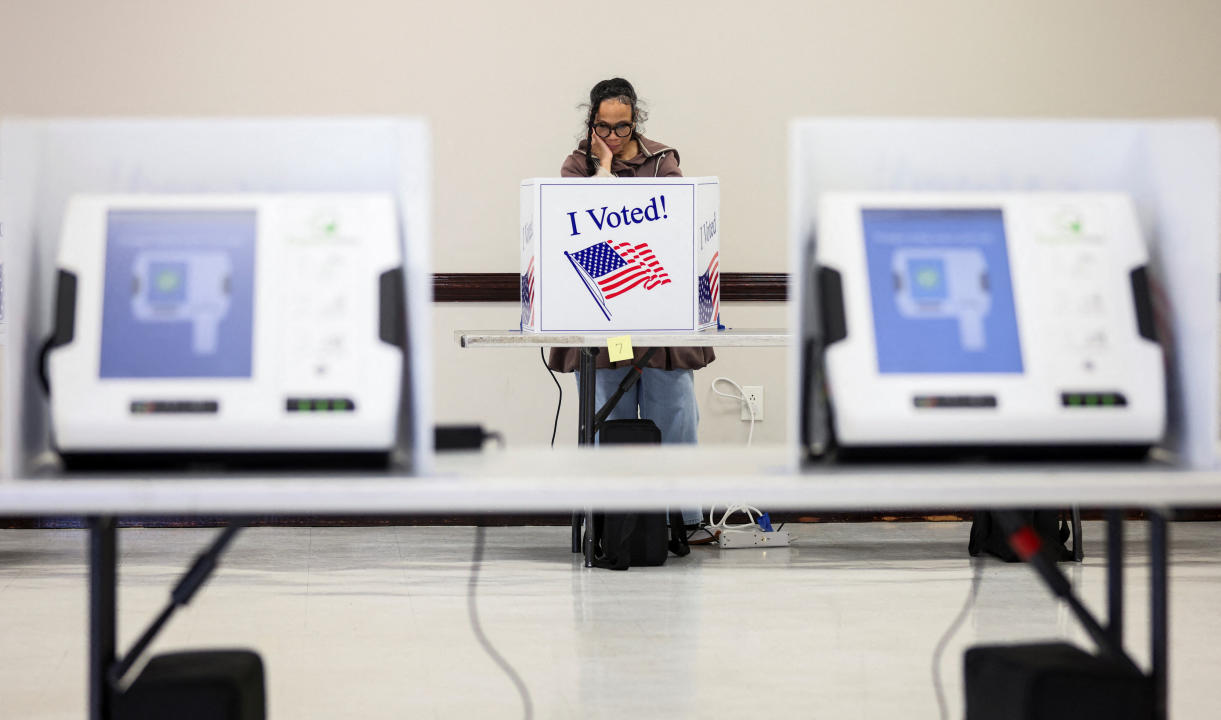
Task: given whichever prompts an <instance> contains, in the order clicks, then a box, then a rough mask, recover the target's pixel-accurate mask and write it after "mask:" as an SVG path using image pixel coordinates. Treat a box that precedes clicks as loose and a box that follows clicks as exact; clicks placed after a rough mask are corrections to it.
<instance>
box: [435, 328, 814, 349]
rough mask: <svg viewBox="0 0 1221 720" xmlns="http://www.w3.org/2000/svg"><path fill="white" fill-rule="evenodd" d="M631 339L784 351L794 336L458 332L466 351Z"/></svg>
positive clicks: (773, 331)
mask: <svg viewBox="0 0 1221 720" xmlns="http://www.w3.org/2000/svg"><path fill="white" fill-rule="evenodd" d="M623 335H630V336H631V337H632V345H633V346H634V347H784V346H786V345H788V344H789V343H790V342H792V339H793V334H792V333H791V332H789V331H788V330H785V329H784V328H759V329H751V328H728V329H725V330H700V331H698V332H681V333H680V332H633V333H625V332H621V331H620V332H602V333H599V332H566V333H533V332H523V331H521V330H457V331H455V332H454V338H455V339H456V340H457V341H458V344H460V345H461V346H462V347H466V348H478V347H506V346H510V347H512V346H516V347H544V346H546V347H598V346H604V345H606V341H607V339H608V338H613V337H621V336H623Z"/></svg>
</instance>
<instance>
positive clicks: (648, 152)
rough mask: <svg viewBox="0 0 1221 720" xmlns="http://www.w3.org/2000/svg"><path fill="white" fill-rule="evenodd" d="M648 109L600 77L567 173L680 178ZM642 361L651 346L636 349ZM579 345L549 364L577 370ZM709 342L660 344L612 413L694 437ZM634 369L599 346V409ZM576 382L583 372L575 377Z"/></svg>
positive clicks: (668, 438) (680, 437) (669, 434)
mask: <svg viewBox="0 0 1221 720" xmlns="http://www.w3.org/2000/svg"><path fill="white" fill-rule="evenodd" d="M645 117H646V114H645V112H644V111H643V110H641V108H640V106H639V103H638V101H637V99H636V90H635V89H634V88H633V87H632V84H631V83H629V82H628V81H627V80H624V79H623V78H612V79H610V80H603V81H602V82H600V83H598V84H597V85H594V87H593V89H592V90H590V91H589V114H588V116H587V117H586V120H585V139H584V140H583V141H581V142H580V144H578V145H577V149H576V150H574V151H573V152H572V154H571V155H569V156H568V158H567V159H566V160H565V161H564V165H563V167H562V168H561V169H560V174H561V175H562V176H564V177H682V172H681V171H680V170H679V169H678V151H677V150H675V149H674V148H672V147H669V146H668V145H665V144H663V143H659V142H655V141H653V140H650V139H648V138H646V137H645V136H644V135H641V134H640V125H641V123H643V122H644V120H645ZM634 350H635V354H636V355H635V358H634V360H639V359H640V357H641V356H642V355H643V354H644V352H645V351H646V350H647V348H634ZM579 355H580V350H579V349H578V348H553V349H552V351H551V357H550V359H549V364H550V365H551V367H552V369H554V370H558V371H560V372H573V371H575V370H576V368H577V362H578V359H579ZM715 358H716V355H715V354H714V353H713V352H712V348H660V349H659V350H658V351H657V352H656V353H654V354H653V357H652V358H650V360H649V364H648V366H647V367H645V369H644V370H643V371H642V373H641V376H640V381H639V382H637V383H636V385H635V387H633V388H632V390H631V391H630V392H628V393H627V394H626V395H624V396H623V398H622V399H621V400H620V401H619V404H618V405H616V406H615V409H614V410H613V411H612V412H611V414H610V416H609V418H608V419H611V420H617V419H633V418H635V417H636V416H637V410H639V414H640V417H641V418H645V419H648V420H652V421H653V422H655V423H657V427H659V428H660V429H661V441H662V442H663V443H694V442H696V437H697V433H696V430H697V427H698V425H699V409H698V407H697V406H696V402H695V377H694V373H693V371H694V370H698V369H699V368H702V367H704V366H705V365H707V364H708V363H710V362H712V361H713V360H714V359H715ZM630 368H631V361H628V360H622V361H619V362H614V363H612V362H610V361H609V358H608V357H607V351H606V349H605V348H602V349H600V350H599V351H598V359H597V369H598V373H597V376H596V377H597V390H596V400H595V402H596V403H597V406H598V407H601V406H602V405H604V404H605V403H606V401H607V399H608V398H609V397H610V396H611V395H612V394H614V391H615V389H616V388H618V387H619V383H620V382H622V380H623V378H624V377H625V376H626V375H627V373H628V372H629V371H630ZM577 380H578V382H579V381H580V378H577ZM699 520H700V516H699V511H698V510H693V509H684V510H683V522H684V523H686V524H688V525H690V524H694V523H697V522H699Z"/></svg>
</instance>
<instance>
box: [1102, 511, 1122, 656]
mask: <svg viewBox="0 0 1221 720" xmlns="http://www.w3.org/2000/svg"><path fill="white" fill-rule="evenodd" d="M1106 518H1107V632H1108V633H1110V634H1111V637H1112V638H1114V640H1115V644H1116V645H1118V646H1120V647H1122V646H1123V556H1124V547H1123V523H1124V511H1123V510H1108V511H1107V512H1106Z"/></svg>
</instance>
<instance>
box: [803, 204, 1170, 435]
mask: <svg viewBox="0 0 1221 720" xmlns="http://www.w3.org/2000/svg"><path fill="white" fill-rule="evenodd" d="M817 237H818V245H817V250H816V252H815V259H816V263H817V266H818V268H819V272H820V277H823V278H826V279H827V281H828V282H827V284H828V286H829V287H828V289H827V290H826V291H824V292H822V293H821V298H822V299H823V301H824V313H838V314H840V315H842V319H843V323H842V325H841V326H842V327H843V332H842V333H837V334H836V335H834V336H829V337H826V338H825V340H826V346H825V350H824V351H823V356H824V362H825V366H826V370H825V371H826V381H827V385H828V393H829V396H830V404H831V408H832V416H833V422H834V427H835V434H836V440H837V442H838V443H839V445H840V446H841V447H853V446H904V445H914V444H919V445H932V446H936V445H1001V446H1004V445H1052V446H1071V445H1089V446H1114V447H1116V448H1118V447H1130V448H1132V449H1135V450H1140V449H1147V448H1148V447H1149V446H1151V445H1153V444H1155V443H1156V442H1158V441H1159V440H1160V439H1161V437H1162V434H1163V431H1164V427H1165V383H1164V373H1163V357H1162V352H1161V347H1160V346H1159V345H1158V342H1157V335H1156V331H1155V327H1154V312H1153V307H1152V302H1151V298H1150V294H1149V281H1148V268H1147V262H1148V253H1147V250H1146V246H1145V242H1144V239H1143V238H1142V236H1141V233H1140V228H1139V224H1138V222H1137V218H1136V213H1135V210H1134V208H1133V206H1132V202H1131V200H1130V198H1128V197H1126V196H1124V195H1118V194H1097V193H1078V194H1067V193H1045V194H1038V193H1006V194H988V193H890V194H887V193H857V194H852V193H828V194H825V195H823V197H822V201H821V203H820V207H819V225H818V235H817ZM831 287H834V288H837V290H836V291H832V290H831V289H830V288H831ZM830 324H836V325H840V323H838V322H832V323H830Z"/></svg>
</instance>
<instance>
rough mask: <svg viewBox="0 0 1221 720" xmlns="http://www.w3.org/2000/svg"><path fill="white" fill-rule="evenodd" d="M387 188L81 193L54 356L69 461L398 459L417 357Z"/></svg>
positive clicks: (55, 415)
mask: <svg viewBox="0 0 1221 720" xmlns="http://www.w3.org/2000/svg"><path fill="white" fill-rule="evenodd" d="M402 263H403V256H402V247H401V234H400V232H399V227H398V221H397V212H396V208H395V203H394V199H393V198H392V197H391V196H389V195H387V194H299V193H297V194H251V195H237V194H234V195H228V194H224V195H220V194H218V195H206V194H195V195H172V194H171V195H77V196H75V197H73V198H72V199H71V201H70V202H69V204H68V208H67V211H66V213H65V215H64V221H63V233H62V237H61V240H60V246H59V252H58V262H57V264H58V281H57V283H58V284H57V288H56V311H55V327H54V334H53V336H52V337H51V339H50V340H49V341H48V343H47V346H46V349H45V351H44V355H45V359H44V364H45V368H44V369H45V381H46V384H47V387H48V391H49V393H50V398H51V424H52V433H53V441H54V444H55V446H56V447H57V449H58V450H59V451H60V453H61V455H63V456H64V458H65V460H66V461H68V463H69V465H71V464H73V463H74V462H76V463H87V462H88V461H89V460H98V459H100V458H107V459H114V458H115V457H119V456H123V455H132V456H134V455H135V454H149V453H151V454H153V455H157V454H164V455H168V456H177V455H183V456H188V457H189V456H195V455H207V454H220V453H224V454H233V453H237V454H251V455H259V454H270V453H290V452H291V453H301V452H307V453H311V454H312V455H314V456H317V455H319V454H322V455H332V456H334V455H342V456H344V457H351V456H354V455H364V456H372V457H377V456H383V457H385V456H388V454H389V452H390V451H391V450H392V448H393V447H394V445H395V441H396V433H397V418H398V413H399V407H400V397H401V391H402V388H401V380H402V377H403V363H404V338H403V331H402V329H401V326H402V317H403V293H402V290H403V277H402Z"/></svg>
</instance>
